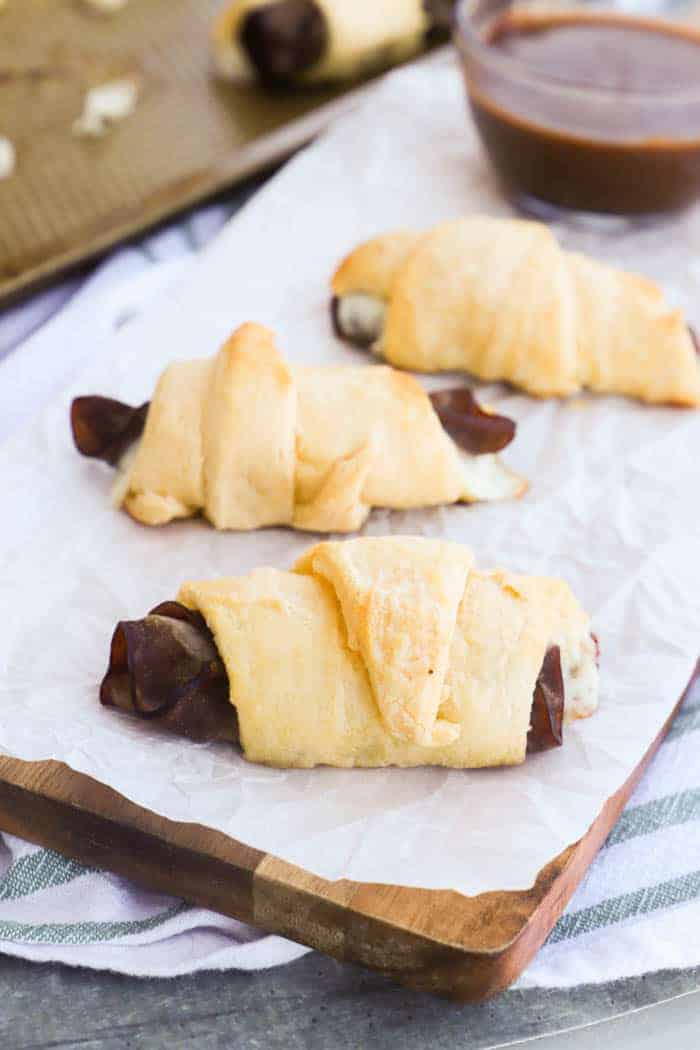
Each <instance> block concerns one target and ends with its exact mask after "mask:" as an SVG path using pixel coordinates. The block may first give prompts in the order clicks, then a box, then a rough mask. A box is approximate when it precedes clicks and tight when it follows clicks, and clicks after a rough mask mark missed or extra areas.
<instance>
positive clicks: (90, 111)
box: [73, 77, 139, 138]
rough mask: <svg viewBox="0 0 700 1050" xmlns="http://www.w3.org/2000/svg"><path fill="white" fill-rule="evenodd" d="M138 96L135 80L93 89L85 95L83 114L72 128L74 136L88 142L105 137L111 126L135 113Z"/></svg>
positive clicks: (102, 85)
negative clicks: (85, 138)
mask: <svg viewBox="0 0 700 1050" xmlns="http://www.w3.org/2000/svg"><path fill="white" fill-rule="evenodd" d="M138 93H139V88H138V83H137V82H136V80H135V79H133V78H126V77H125V78H123V79H121V80H110V81H108V82H107V83H106V84H99V85H98V86H97V87H93V88H90V90H89V91H88V92H87V94H86V95H85V100H84V102H83V112H82V113H81V114H80V116H79V117H78V119H77V120H76V121H75V123H74V124H73V134H74V135H79V136H82V137H87V138H99V137H100V136H101V135H104V134H105V132H106V131H107V130H108V128H109V126H110V125H111V124H116V123H117V122H118V121H120V120H125V119H126V118H127V117H128V116H130V114H131V113H133V111H134V107H135V106H136V100H137V98H138Z"/></svg>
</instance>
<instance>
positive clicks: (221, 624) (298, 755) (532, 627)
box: [101, 537, 598, 768]
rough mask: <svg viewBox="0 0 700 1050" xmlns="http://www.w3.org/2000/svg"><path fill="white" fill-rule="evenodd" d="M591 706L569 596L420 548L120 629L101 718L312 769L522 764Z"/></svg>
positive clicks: (330, 551)
mask: <svg viewBox="0 0 700 1050" xmlns="http://www.w3.org/2000/svg"><path fill="white" fill-rule="evenodd" d="M226 690H228V701H229V703H230V705H233V708H234V709H235V717H234V712H231V715H230V719H229V721H228V722H225V720H224V717H223V710H224V707H225V704H223V703H222V701H223V695H224V692H225V691H226ZM597 694H598V669H597V642H596V640H595V638H594V636H593V635H591V632H590V622H589V618H588V616H587V614H586V613H585V612H584V610H583V609H582V608H581V606H580V605H579V603H578V602H577V601H576V599H575V598H574V596H573V594H572V593H571V590H570V589H569V587H568V586H567V584H566V583H564V582H563V581H562V580H557V579H547V578H542V577H531V576H517V575H515V574H513V573H509V572H505V571H501V570H497V571H494V572H480V571H478V570H477V569H475V568H474V564H473V556H472V554H471V552H470V551H469V550H468V549H467V548H465V547H462V546H461V545H459V544H455V543H448V542H444V541H441V540H429V539H423V538H412V537H384V538H381V539H374V538H371V539H370V538H362V539H353V540H346V541H340V542H328V543H320V544H318V545H317V546H315V547H312V548H311V550H310V551H308V553H307V554H306V555H304V556H303V557H302V558H301V560H300V561H299V562H298V563H297V565H296V566H295V567H294V569H293V570H292V571H291V572H283V571H278V570H276V569H258V570H256V571H254V572H252V573H251V574H250V575H248V576H242V577H230V578H226V579H218V580H203V581H194V582H189V583H185V584H184V585H183V586H182V588H181V590H180V593H179V596H178V601H177V602H166V603H165V604H164V605H162V606H159V607H157V608H156V609H155V610H154V611H153V613H151V614H150V615H149V616H147V617H146V618H145V619H144V620H141V621H130V622H123V623H120V624H119V625H118V626H117V629H116V631H115V634H114V638H113V641H112V652H111V658H110V667H109V670H108V672H107V675H106V676H105V679H104V681H103V684H102V689H101V699H102V702H103V703H105V704H107V705H109V706H116V707H120V708H122V709H125V710H130V711H136V712H137V713H140V714H141V715H142V716H144V717H153V716H155V715H160V716H162V717H163V718H164V719H165V722H164V724H168V719H169V720H170V726H171V728H179V730H180V731H182V730H183V729H185V730H186V729H187V727H188V726H189V727H190V728H192V727H196V728H197V732H196V733H194V732H193V733H192V734H191V735H196V736H197V737H198V738H199V739H207V738H218V739H222V738H223V739H228V740H231V739H238V740H239V741H240V743H241V745H242V747H243V751H244V753H245V756H246V758H248V759H249V760H250V761H253V762H261V763H264V764H267V765H273V766H282V767H302V768H307V767H311V766H315V765H321V764H323V765H330V766H365V767H371V766H388V765H395V766H421V765H440V766H451V767H455V768H475V767H479V766H498V765H513V764H517V763H520V762H522V761H524V759H525V756H526V753H527V752H528V751H532V750H540V749H543V748H546V747H551V746H557V745H560V744H561V742H562V724H563V723H565V722H568V721H571V720H572V719H575V718H583V717H586V716H588V715H590V714H592V713H593V711H594V710H595V708H596V706H597ZM207 698H208V700H207ZM195 703H199V705H200V706H199V709H196V707H194V706H193V705H195ZM188 705H189V707H190V710H191V711H192V712H193V713H192V714H191V715H190V716H188V715H187V714H186V710H187V707H188ZM229 710H230V708H229Z"/></svg>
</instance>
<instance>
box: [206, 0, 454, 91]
mask: <svg viewBox="0 0 700 1050" xmlns="http://www.w3.org/2000/svg"><path fill="white" fill-rule="evenodd" d="M433 7H435V8H436V9H437V11H438V14H437V15H436V17H433V16H432V14H431V8H433ZM445 8H446V5H445V3H444V2H443V3H442V4H437V5H436V4H434V3H433V4H431V3H430V2H427V3H426V2H424V0H391V2H390V3H377V2H376V0H229V2H228V3H225V4H224V6H223V8H222V10H221V12H220V14H219V15H218V17H217V19H216V21H215V23H214V26H213V30H212V45H213V50H214V59H215V63H216V68H217V71H218V73H219V74H220V75H221V76H223V77H225V78H227V79H232V80H249V79H251V78H253V77H255V76H259V77H261V78H262V79H263V80H267V81H280V82H296V83H302V84H303V83H308V84H313V83H323V82H329V81H334V80H343V79H350V78H354V77H357V76H360V75H363V74H366V73H369V72H372V71H373V70H375V69H381V68H384V67H386V66H390V65H392V64H394V63H396V62H401V61H404V60H405V59H407V58H410V57H411V56H412V55H414V54H416V53H417V52H418V51H420V50H421V48H422V47H423V45H424V43H425V39H426V36H427V35H428V33H429V32H430V31H431V30H432V29H433V28H434V27H435V26H436V18H437V19H438V21H440V22H443V21H445V20H446V19H445Z"/></svg>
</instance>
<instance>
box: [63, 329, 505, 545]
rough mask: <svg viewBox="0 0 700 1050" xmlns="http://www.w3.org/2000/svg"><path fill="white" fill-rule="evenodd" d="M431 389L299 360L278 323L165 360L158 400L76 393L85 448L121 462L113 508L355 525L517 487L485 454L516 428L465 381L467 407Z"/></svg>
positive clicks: (399, 376) (331, 527)
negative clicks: (380, 510) (288, 352)
mask: <svg viewBox="0 0 700 1050" xmlns="http://www.w3.org/2000/svg"><path fill="white" fill-rule="evenodd" d="M434 397H435V398H436V405H437V407H434V403H433V401H432V400H431V398H430V397H429V396H428V395H427V394H426V393H425V391H424V390H423V388H422V387H421V386H420V385H419V384H418V383H417V382H416V381H415V380H414V379H413V378H412V377H410V376H407V375H404V374H403V373H401V372H397V371H395V370H394V369H392V368H389V367H388V366H386V365H375V366H366V365H365V366H336V367H333V366H331V367H329V366H326V367H319V366H304V365H299V366H294V367H292V366H288V365H287V364H286V363H285V362H284V360H283V359H282V357H281V355H280V353H279V351H278V350H277V348H276V346H275V342H274V337H273V335H272V332H270V331H269V330H268V329H267V328H264V327H263V326H262V325H258V324H245V325H243V326H242V327H241V328H239V329H238V330H237V331H236V332H235V333H234V335H233V336H232V337H231V338H230V339H229V341H228V342H227V343H226V344H225V345H224V346H223V347H222V348H221V350H220V351H219V352H218V353H217V354H216V355H215V356H214V357H213V358H211V359H204V360H197V361H181V362H177V363H175V364H172V365H170V366H169V367H168V368H166V370H165V371H164V372H163V374H162V375H161V377H160V379H159V381H158V384H157V386H156V389H155V392H154V394H153V398H152V400H151V402H150V405H142V406H141V407H140V408H138V409H131V408H129V406H126V405H121V403H120V402H112V401H108V400H107V399H104V398H78V399H76V401H75V402H74V404H73V429H74V436H75V440H76V444H77V445H78V448H79V449H80V451H81V452H83V453H84V454H86V455H90V456H98V457H99V458H102V459H105V460H107V462H109V463H112V464H116V463H119V462H120V463H121V468H122V469H121V476H120V478H119V480H118V481H117V484H116V486H115V497H114V498H115V503H116V504H117V505H118V506H121V505H123V506H124V507H125V509H126V510H127V511H128V512H129V514H131V515H132V517H134V518H136V520H137V521H140V522H143V523H144V524H146V525H162V524H164V523H166V522H168V521H172V520H173V519H174V518H187V517H190V516H191V515H194V514H197V513H199V512H201V513H203V514H204V515H205V516H206V517H207V518H208V519H209V521H211V523H212V524H213V525H215V526H216V528H218V529H256V528H260V527H262V526H265V525H293V526H294V527H296V528H298V529H309V530H313V531H317V532H349V531H353V530H355V529H358V528H359V527H360V526H361V525H362V523H363V522H364V521H365V519H366V518H367V516H368V514H369V513H370V510H371V509H372V507H392V508H408V507H425V506H437V505H439V504H445V503H455V502H458V501H465V502H471V501H475V500H485V499H486V500H488V499H502V498H508V497H512V496H517V495H519V494H520V493H521V492H522V491H523V490H524V488H525V483H524V482H523V480H522V478H519V477H518V476H517V475H515V474H513V473H512V472H511V471H509V470H508V469H507V468H506V467H505V466H504V465H503V463H502V462H501V459H500V457H499V456H498V455H497V454H495V452H492V451H488V449H491V448H502V447H503V445H504V444H507V443H508V440H510V437H512V434H513V432H514V429H515V428H514V425H513V424H512V423H510V421H509V420H507V419H504V418H503V417H498V416H493V415H490V414H489V413H488V412H484V411H483V410H481V409H479V407H478V406H477V405H476V403H475V402H473V399H472V398H471V396H470V395H469V392H468V391H466V390H463V391H453V392H452V398H453V401H452V404H453V406H454V405H456V408H454V407H452V408H451V407H450V405H451V403H450V400H449V396H448V399H447V403H446V404H445V405H443V404H442V394H441V395H434ZM465 398H466V399H467V400H468V402H469V403H468V404H467V405H466V408H467V412H466V414H465V413H464V411H463V409H464V407H465V406H464V405H463V404H462V402H464V399H465ZM105 406H106V408H105ZM95 411H98V412H99V413H100V418H99V419H97V418H92V417H91V416H90V412H92V413H93V415H94V413H95ZM105 411H107V412H108V414H109V415H108V418H105V415H104V414H105ZM439 413H442V414H443V416H444V418H445V420H446V426H448V428H449V427H451V428H452V431H453V432H454V434H455V438H456V440H453V438H452V437H450V435H449V434H448V432H447V430H446V429H444V428H443V426H442V424H441V421H440V419H441V416H440V414H439ZM122 416H123V419H122ZM144 420H145V426H144ZM98 424H99V425H98ZM100 426H101V427H102V430H101V431H100ZM461 426H466V427H467V430H468V434H467V437H468V438H469V439H470V440H471V442H472V445H471V447H473V448H474V447H475V446H476V447H475V451H474V452H469V451H465V450H464V447H460V446H459V444H458V442H460V444H462V445H464V441H461V440H460V438H461V430H460V427H461ZM484 426H485V427H486V431H487V433H486V437H485V438H484V437H483V434H482V429H480V428H483V427H484ZM475 428H476V430H475ZM499 428H500V429H499ZM509 428H510V429H509ZM141 430H142V431H143V433H142V434H141ZM501 431H503V433H501ZM106 434H107V435H108V437H105V435H106ZM139 435H140V436H139ZM494 442H495V443H494ZM467 444H468V442H467ZM482 448H486V449H487V451H485V452H484V453H483V454H476V453H478V452H481V449H482Z"/></svg>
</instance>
